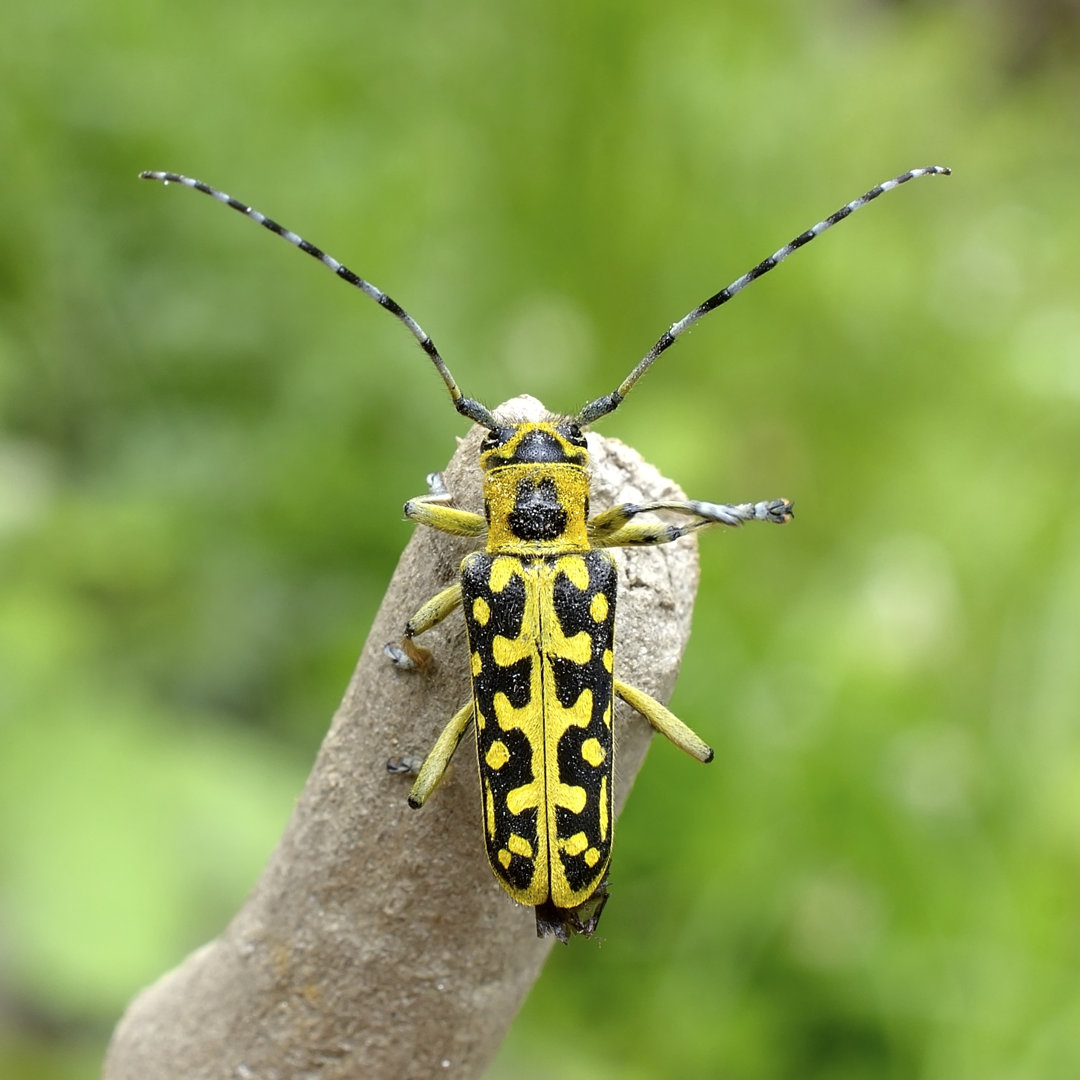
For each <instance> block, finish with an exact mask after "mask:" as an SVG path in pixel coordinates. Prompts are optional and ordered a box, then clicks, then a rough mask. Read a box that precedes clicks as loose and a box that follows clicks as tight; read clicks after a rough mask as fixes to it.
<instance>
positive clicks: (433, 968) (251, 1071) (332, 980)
mask: <svg viewBox="0 0 1080 1080" xmlns="http://www.w3.org/2000/svg"><path fill="white" fill-rule="evenodd" d="M523 402H524V404H523ZM530 402H531V399H515V401H514V402H513V403H508V405H512V406H513V407H514V408H515V409H517V410H519V411H520V410H521V409H522V408H529V407H532V406H530V405H529V403H530ZM534 404H535V403H534ZM506 407H507V406H503V407H502V409H505V408H506ZM500 411H501V410H500ZM482 435H483V432H482V431H481V430H480V429H479V428H474V429H473V430H472V431H470V433H469V434H468V436H467V437H466V438H465V439H464V440H462V444H461V446H460V447H459V449H458V451H457V453H456V454H455V455H454V458H453V460H452V461H451V463H450V465H449V466H448V468H447V470H446V474H445V475H446V482H447V486H448V488H449V490H450V491H451V492H453V493H454V495H455V497H456V499H455V501H456V502H457V504H458V505H460V506H462V507H468V508H478V507H479V506H480V505H481V498H480V470H479V468H478V466H477V453H478V447H479V442H480V439H481V437H482ZM589 446H590V451H591V452H592V454H593V497H592V502H593V508H594V512H595V510H596V509H599V508H602V507H606V506H610V505H612V504H614V503H616V502H621V501H639V502H640V501H643V500H646V499H674V498H682V495H681V493H680V492H678V490H677V489H676V488H675V487H674V486H673V485H672V484H671V483H670V481H667V480H664V479H663V478H662V477H661V476H660V474H659V473H658V472H657V471H656V470H655V469H654V468H652V466H650V465H647V464H645V463H644V462H643V461H642V459H641V458H640V457H639V456H638V455H637V454H636V453H635V452H634V451H632V450H630V449H628V448H627V447H625V446H623V445H622V444H621V443H619V442H617V441H614V440H604V439H601V438H599V437H597V436H590V439H589ZM475 547H476V543H475V541H458V540H455V539H453V538H450V537H447V536H445V535H442V534H439V533H435V532H433V531H432V530H430V529H417V530H416V533H415V535H414V536H413V538H412V540H411V541H410V542H409V545H408V547H407V548H406V549H405V552H404V554H403V555H402V557H401V561H400V563H399V564H398V567H397V570H396V572H395V574H394V577H393V580H392V581H391V583H390V586H389V589H388V590H387V593H386V597H385V599H384V601H383V604H382V607H381V608H380V609H379V613H378V615H377V616H376V618H375V623H374V626H373V627H372V630H371V633H370V635H369V637H368V640H367V642H366V643H365V645H364V649H363V652H362V653H361V656H360V660H359V663H358V664H357V667H356V671H355V673H354V675H353V678H352V681H351V682H350V684H349V687H348V690H347V691H346V693H345V698H344V700H343V701H342V703H341V707H340V708H339V709H338V711H337V714H336V716H335V717H334V721H333V724H332V726H331V728H330V731H329V733H328V734H327V736H326V740H325V741H324V743H323V746H322V749H321V750H320V752H319V755H318V758H317V760H316V762H315V766H314V769H313V771H312V773H311V776H310V777H309V779H308V782H307V785H306V787H305V789H304V791H303V793H302V795H301V796H300V799H299V800H298V802H297V806H296V809H295V812H294V814H293V817H292V820H291V821H290V822H289V825H288V827H287V828H286V830H285V834H284V836H283V837H282V839H281V842H280V843H279V845H278V847H277V849H276V850H275V852H274V853H273V855H272V856H271V858H270V861H269V864H268V865H267V867H266V869H265V871H264V872H263V875H262V877H261V878H260V880H259V882H258V883H257V884H256V886H255V888H254V889H253V890H252V892H251V894H250V896H249V897H248V898H247V900H246V902H245V903H244V905H243V907H242V908H241V909H240V911H239V912H238V913H237V915H236V916H235V917H234V918H233V920H232V921H231V922H230V924H229V925H228V926H227V927H226V929H225V930H224V931H223V933H222V934H221V935H220V936H219V937H218V938H216V939H215V940H214V941H212V942H210V943H209V944H208V945H205V946H203V947H202V948H201V949H199V950H197V951H196V952H194V953H192V955H191V956H189V957H188V958H187V959H186V960H185V961H184V962H183V963H182V964H180V966H179V967H177V968H175V969H174V970H173V971H171V972H169V973H168V974H166V975H164V976H163V977H162V978H161V979H159V980H158V982H156V983H154V984H153V985H152V986H150V987H149V988H147V989H146V990H144V991H142V993H140V994H139V995H138V997H136V998H135V1000H134V1001H133V1002H132V1004H131V1005H130V1006H129V1008H128V1010H127V1012H126V1013H125V1015H124V1017H123V1018H122V1019H121V1021H120V1023H119V1025H118V1026H117V1029H116V1031H115V1033H114V1035H113V1038H112V1042H111V1045H110V1047H109V1051H108V1055H107V1058H106V1062H105V1071H104V1080H180V1078H183V1080H234V1078H241V1080H243V1078H258V1080H295V1078H297V1077H309V1076H318V1077H319V1078H320V1080H346V1078H349V1080H352V1078H355V1077H361V1076H362V1077H365V1078H382V1077H385V1078H388V1080H401V1078H410V1077H417V1078H423V1080H428V1078H430V1077H432V1076H446V1077H454V1078H471V1077H478V1076H479V1075H480V1074H481V1073H482V1071H483V1069H484V1067H485V1066H486V1065H487V1063H488V1062H489V1061H490V1060H491V1058H492V1056H493V1055H494V1053H495V1051H496V1049H497V1048H498V1046H499V1044H500V1042H501V1041H502V1039H503V1036H504V1035H505V1033H506V1031H507V1029H508V1027H509V1025H510V1022H511V1021H512V1019H513V1017H514V1014H515V1013H516V1012H517V1010H518V1008H519V1007H520V1005H521V1002H522V1000H523V999H524V997H525V994H526V993H527V991H528V989H529V987H530V986H531V984H532V983H533V981H534V980H535V978H536V976H537V975H538V974H539V971H540V968H541V966H542V964H543V962H544V958H545V957H546V956H547V953H548V950H549V949H550V947H551V941H550V940H545V941H539V940H537V938H536V936H535V930H534V925H533V912H532V910H531V909H530V908H522V907H519V906H518V905H516V904H514V903H513V902H512V901H511V900H510V899H509V898H508V897H507V896H506V895H505V893H503V891H502V889H501V888H500V887H499V885H498V883H497V882H496V880H495V878H494V876H493V875H492V873H491V870H490V869H489V867H488V865H487V861H486V857H485V853H484V838H483V828H482V819H481V804H480V795H479V785H478V780H477V770H476V764H475V754H474V753H473V752H472V751H471V750H470V748H469V745H468V743H469V741H470V740H469V739H468V737H467V738H466V740H465V741H464V742H463V743H462V747H461V750H460V752H459V754H458V756H457V758H456V759H455V764H454V766H453V767H452V769H451V770H450V773H449V774H448V775H447V778H446V780H445V781H444V783H443V784H442V785H441V786H440V788H439V790H438V791H437V792H436V793H435V795H434V796H433V797H432V798H431V800H430V802H429V803H428V804H427V805H426V806H425V807H424V809H422V810H420V811H413V810H410V809H409V808H408V806H407V805H406V802H405V798H406V795H407V794H408V789H409V785H410V782H411V781H410V780H409V779H408V778H406V777H401V776H394V775H390V774H388V773H387V771H386V761H387V759H388V758H390V757H394V756H398V755H409V756H416V757H422V756H423V755H424V754H425V753H426V752H427V749H428V748H429V747H430V746H431V744H432V742H433V741H434V740H435V737H436V736H437V735H438V733H439V731H440V730H441V729H442V727H443V725H444V724H445V723H446V722H447V720H448V719H449V718H450V716H451V715H452V714H453V713H454V711H455V710H457V709H458V708H459V707H460V706H461V705H462V704H463V703H464V702H465V701H467V700H468V697H469V693H470V691H469V679H468V652H467V647H466V643H465V633H464V626H463V624H462V621H461V620H460V619H459V618H450V619H448V620H447V621H446V623H444V624H442V625H441V626H439V627H437V628H435V629H434V630H432V631H431V632H430V633H429V634H427V635H425V639H424V641H425V644H427V645H428V646H429V647H430V648H432V650H433V651H434V655H435V662H434V663H433V664H432V667H431V670H428V671H425V672H424V673H422V674H413V673H409V672H399V671H396V670H394V669H393V668H392V667H391V665H390V664H389V663H388V662H387V660H386V658H385V657H384V655H383V652H382V646H383V644H384V642H387V641H392V640H397V639H398V638H399V637H400V635H401V629H402V627H403V626H404V623H405V620H406V619H407V618H408V617H409V616H410V615H411V614H412V612H413V611H415V610H416V608H417V607H419V606H420V604H421V603H422V602H423V601H424V600H426V599H428V598H429V597H430V596H431V595H433V594H434V593H435V592H437V591H438V590H439V589H441V588H444V587H445V586H446V585H447V584H448V583H449V582H450V581H452V580H453V578H454V576H455V574H456V572H457V567H458V563H459V562H460V560H461V558H462V556H463V555H464V554H465V553H466V552H467V551H468V550H470V548H475ZM617 559H618V560H619V565H620V594H619V602H618V609H617V631H616V643H617V648H618V651H617V653H616V661H615V664H616V674H617V675H618V676H619V677H620V678H622V679H623V680H624V681H626V682H629V683H631V684H633V685H635V686H639V687H640V688H641V689H643V690H645V691H647V692H648V693H651V694H653V695H654V696H656V697H658V698H660V699H661V700H664V701H666V700H667V698H668V696H669V694H670V692H671V690H672V687H673V685H674V682H675V675H676V672H677V669H678V665H679V658H680V656H681V653H682V649H683V646H684V645H685V642H686V639H687V637H688V634H689V626H690V614H691V607H692V603H693V596H694V592H695V589H696V586H697V554H696V546H695V545H694V543H693V541H692V540H691V539H684V540H682V541H680V542H679V543H677V544H671V545H668V546H666V547H660V548H652V549H640V550H628V551H624V552H622V553H621V554H620V555H618V556H617ZM616 730H617V753H616V768H617V783H616V802H617V804H618V805H619V806H621V805H622V802H623V801H624V800H625V798H626V795H627V792H628V790H629V787H630V784H631V782H632V779H633V776H634V774H635V773H636V771H637V769H638V767H639V765H640V764H641V761H642V759H643V757H644V754H645V750H646V748H647V745H648V741H649V737H650V731H649V728H648V725H647V724H646V723H645V721H644V720H642V719H641V718H640V717H639V716H637V715H636V714H633V713H630V712H629V710H627V709H626V707H625V706H621V707H620V712H619V719H618V720H617V724H616ZM688 767H690V766H689V763H688ZM614 866H615V875H614V876H615V882H616V884H615V887H614V889H613V896H612V903H615V904H618V903H619V891H618V844H616V845H615V861H614ZM571 947H574V948H582V947H584V948H588V947H589V946H588V945H586V944H585V943H584V942H576V943H572V945H571Z"/></svg>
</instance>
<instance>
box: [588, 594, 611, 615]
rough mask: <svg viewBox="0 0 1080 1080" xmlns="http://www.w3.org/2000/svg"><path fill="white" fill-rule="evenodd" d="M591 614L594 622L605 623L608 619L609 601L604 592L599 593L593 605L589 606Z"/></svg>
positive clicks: (594, 598)
mask: <svg viewBox="0 0 1080 1080" xmlns="http://www.w3.org/2000/svg"><path fill="white" fill-rule="evenodd" d="M589 614H590V615H591V616H592V617H593V622H603V621H604V620H605V619H606V618H607V616H608V601H607V597H606V596H605V595H604V594H603V593H602V592H598V593H597V594H596V595H595V596H594V597H593V598H592V603H591V604H589Z"/></svg>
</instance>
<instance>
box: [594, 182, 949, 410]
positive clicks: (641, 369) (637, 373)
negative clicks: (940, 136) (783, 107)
mask: <svg viewBox="0 0 1080 1080" xmlns="http://www.w3.org/2000/svg"><path fill="white" fill-rule="evenodd" d="M951 173H952V170H951V169H947V168H945V167H944V166H941V165H931V166H929V167H928V168H925V169H911V170H910V171H908V172H906V173H902V174H901V175H900V176H897V177H894V178H893V179H892V180H886V181H885V182H884V183H883V184H878V185H877V187H872V188H871V189H870V190H869V191H868V192H867V193H866V194H865V195H863V196H861V197H860V198H858V199H855V200H853V201H852V202H849V203H847V204H846V205H845V206H841V207H840V209H839V210H837V211H836V213H835V214H830V215H829V216H828V217H827V218H825V220H824V221H819V222H818V223H817V224H816V225H814V226H813V227H812V228H809V229H807V230H806V232H803V233H799V235H798V236H796V237H795V239H794V240H792V241H791V243H789V244H785V245H784V246H783V247H782V248H780V250H779V251H774V252H773V254H772V255H770V256H769V257H768V258H767V259H763V260H762V261H761V262H759V263H758V264H757V266H755V267H754V268H753V269H752V270H748V271H747V272H746V273H745V274H743V275H742V277H739V278H736V279H735V280H734V281H733V282H732V283H731V284H730V285H728V286H726V287H725V288H723V289H721V290H720V291H719V292H718V293H715V294H714V295H713V296H710V297H709V299H708V300H705V301H704V302H703V303H700V304H698V306H697V307H696V308H694V310H693V311H691V312H689V313H688V314H686V315H684V316H683V317H682V318H681V319H680V320H679V321H678V322H677V323H672V324H671V326H669V327H668V329H667V330H665V331H664V333H663V335H662V336H661V337H660V340H659V341H657V343H656V344H655V345H654V346H653V347H652V348H651V349H650V350H649V351H648V352H647V353H646V354H645V355H644V356H643V357H642V358H641V360H640V361H639V362H638V365H637V367H635V368H634V370H633V371H631V372H630V374H629V375H627V376H626V378H625V379H623V381H622V383H621V384H620V385H619V387H618V389H617V390H613V391H612V392H611V393H609V394H605V395H604V396H603V397H598V398H597V399H596V400H595V401H592V402H590V403H589V404H588V405H586V406H585V408H583V409H582V410H581V412H580V413H578V415H577V422H578V423H579V424H592V423H595V421H597V420H599V419H600V417H602V416H607V414H608V413H610V412H614V411H615V409H617V408H618V407H619V406H620V405H621V404H622V401H623V398H625V397H626V395H627V394H629V393H630V391H631V390H632V389H633V388H634V384H635V383H636V382H637V381H638V379H640V378H641V376H642V375H644V374H645V372H646V371H648V370H649V368H650V367H652V365H653V363H654V361H655V360H656V358H657V357H658V356H659V355H660V354H661V353H662V352H664V351H665V350H667V349H669V348H670V347H671V346H672V345H674V344H675V342H676V341H677V340H678V339H679V337H680V336H681V335H682V334H684V333H685V332H686V331H687V330H689V329H690V327H691V326H693V325H694V323H696V322H697V321H698V319H700V318H702V317H703V316H705V315H708V314H709V312H710V311H712V310H713V309H714V308H718V307H720V305H721V304H726V303H727V302H728V301H729V300H730V299H731V298H732V297H733V296H736V295H738V294H739V293H740V292H742V290H743V289H745V288H746V286H747V285H749V284H750V283H751V282H753V281H756V280H757V279H758V278H759V277H761V275H762V274H767V273H768V272H769V271H770V270H772V269H773V267H775V266H778V265H779V264H780V263H782V262H783V261H784V260H785V259H786V258H787V257H788V256H789V255H790V254H791V253H792V252H793V251H798V249H799V248H801V247H803V246H804V245H805V244H809V243H810V241H811V240H813V239H814V237H815V236H820V235H821V234H822V233H823V232H825V230H826V229H831V228H832V227H833V226H834V225H835V224H836V223H837V222H838V221H843V220H844V218H846V217H847V216H848V215H849V214H854V213H855V211H856V210H860V209H862V207H864V206H865V205H866V204H867V203H869V202H873V201H874V199H876V198H877V197H878V196H879V195H884V194H885V192H886V191H891V190H892V189H893V188H896V187H899V186H900V185H901V184H906V183H907V182H908V181H909V180H915V179H916V178H917V177H920V176H949V175H951Z"/></svg>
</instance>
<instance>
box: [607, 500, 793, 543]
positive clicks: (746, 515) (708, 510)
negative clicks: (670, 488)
mask: <svg viewBox="0 0 1080 1080" xmlns="http://www.w3.org/2000/svg"><path fill="white" fill-rule="evenodd" d="M659 511H663V512H666V513H669V514H682V515H683V516H684V517H690V518H693V519H694V520H693V521H690V522H689V523H687V524H686V525H660V524H652V523H648V524H645V523H638V522H634V521H633V520H632V519H633V518H635V517H636V516H637V515H638V514H647V513H648V514H655V513H657V512H659ZM791 517H792V511H791V503H790V502H788V500H787V499H771V500H769V501H767V502H756V503H738V504H734V505H732V504H728V503H709V502H699V501H697V500H689V501H682V502H669V501H658V502H648V503H622V504H621V505H620V506H613V507H612V508H611V509H610V510H605V511H604V512H603V513H602V514H597V515H596V517H594V518H592V519H591V520H590V521H589V540H590V541H591V542H592V544H593V546H594V547H633V546H639V547H640V546H642V545H651V544H667V543H670V541H672V540H678V538H679V537H680V536H685V535H686V534H687V533H689V532H693V531H694V530H695V529H703V528H707V527H708V526H710V525H729V526H733V527H737V526H739V525H742V524H744V523H745V522H747V521H769V522H772V523H773V524H774V525H783V524H784V523H785V522H788V521H790V520H791Z"/></svg>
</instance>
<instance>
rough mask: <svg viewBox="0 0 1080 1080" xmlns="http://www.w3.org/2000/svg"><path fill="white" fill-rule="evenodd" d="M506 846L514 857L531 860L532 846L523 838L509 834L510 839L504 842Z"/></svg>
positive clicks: (515, 834)
mask: <svg viewBox="0 0 1080 1080" xmlns="http://www.w3.org/2000/svg"><path fill="white" fill-rule="evenodd" d="M506 846H507V847H508V848H509V849H510V851H511V852H512V853H513V854H514V855H520V856H522V858H525V859H531V858H532V857H533V848H532V844H530V843H529V841H528V840H526V839H525V837H524V836H518V834H517V833H511V834H510V839H509V840H507V841H506Z"/></svg>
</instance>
